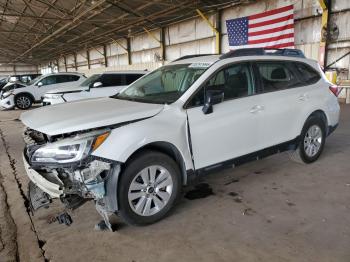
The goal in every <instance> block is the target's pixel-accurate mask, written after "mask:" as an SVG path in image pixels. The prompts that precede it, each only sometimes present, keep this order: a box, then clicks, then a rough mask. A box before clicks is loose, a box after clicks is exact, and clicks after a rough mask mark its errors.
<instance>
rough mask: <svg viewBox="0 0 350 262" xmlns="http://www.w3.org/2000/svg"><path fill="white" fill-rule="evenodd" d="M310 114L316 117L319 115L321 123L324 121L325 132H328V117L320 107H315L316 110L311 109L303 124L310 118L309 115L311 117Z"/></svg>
mask: <svg viewBox="0 0 350 262" xmlns="http://www.w3.org/2000/svg"><path fill="white" fill-rule="evenodd" d="M312 116H317V117H319V118H320V119H321V120H322V121H323V123H324V125H325V126H324V127H325V129H326V132H328V117H327V114H326V113H325V112H324V111H323V110H322V109H317V110H315V111H313V112H312V113H311V114H310V115H309V116H308V117H307V118H306V120H305V122H304V125H305V123H306V121H307V120H308V119H309V118H310V117H312Z"/></svg>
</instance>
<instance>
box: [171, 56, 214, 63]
mask: <svg viewBox="0 0 350 262" xmlns="http://www.w3.org/2000/svg"><path fill="white" fill-rule="evenodd" d="M208 55H213V54H198V55H185V56H181V57H179V58H177V59H175V60H173V61H172V62H176V61H180V60H184V59H189V58H194V57H200V56H208Z"/></svg>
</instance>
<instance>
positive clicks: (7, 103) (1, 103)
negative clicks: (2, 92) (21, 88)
mask: <svg viewBox="0 0 350 262" xmlns="http://www.w3.org/2000/svg"><path fill="white" fill-rule="evenodd" d="M14 97H15V96H14V95H10V96H8V97H6V98H2V99H1V100H0V107H3V108H6V109H12V108H14V107H15V101H14Z"/></svg>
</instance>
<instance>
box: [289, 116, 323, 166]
mask: <svg viewBox="0 0 350 262" xmlns="http://www.w3.org/2000/svg"><path fill="white" fill-rule="evenodd" d="M325 140H326V127H325V124H324V122H323V121H322V119H320V118H319V117H317V116H311V117H310V118H309V119H308V120H307V121H306V123H305V125H304V127H303V130H302V132H301V135H300V142H299V144H298V148H297V149H296V150H295V151H293V152H291V154H290V156H291V159H292V160H294V161H296V162H299V163H312V162H314V161H316V160H317V159H318V158H319V157H320V155H321V153H322V151H323V148H324V144H325Z"/></svg>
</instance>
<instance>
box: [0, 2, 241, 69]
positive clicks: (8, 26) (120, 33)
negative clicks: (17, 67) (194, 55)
mask: <svg viewBox="0 0 350 262" xmlns="http://www.w3.org/2000/svg"><path fill="white" fill-rule="evenodd" d="M240 2H241V0H231V1H229V0H192V1H191V0H182V1H181V0H0V33H1V36H0V63H18V62H26V63H31V64H39V63H40V62H45V61H48V60H50V59H55V58H57V57H59V56H60V55H63V54H71V53H73V52H75V51H79V50H82V49H85V48H91V47H96V46H98V45H101V44H104V43H110V42H112V40H113V39H118V38H123V37H128V36H132V35H134V34H137V33H139V32H142V31H143V30H144V29H143V28H144V27H145V28H147V29H148V30H151V29H154V28H160V27H162V26H165V25H168V24H171V23H174V22H177V21H181V20H183V19H187V18H190V17H193V16H196V15H197V14H196V11H195V9H196V8H199V9H200V10H201V11H203V12H208V11H212V10H216V9H217V8H220V7H223V6H226V5H230V4H239V3H240ZM242 2H243V1H242Z"/></svg>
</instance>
